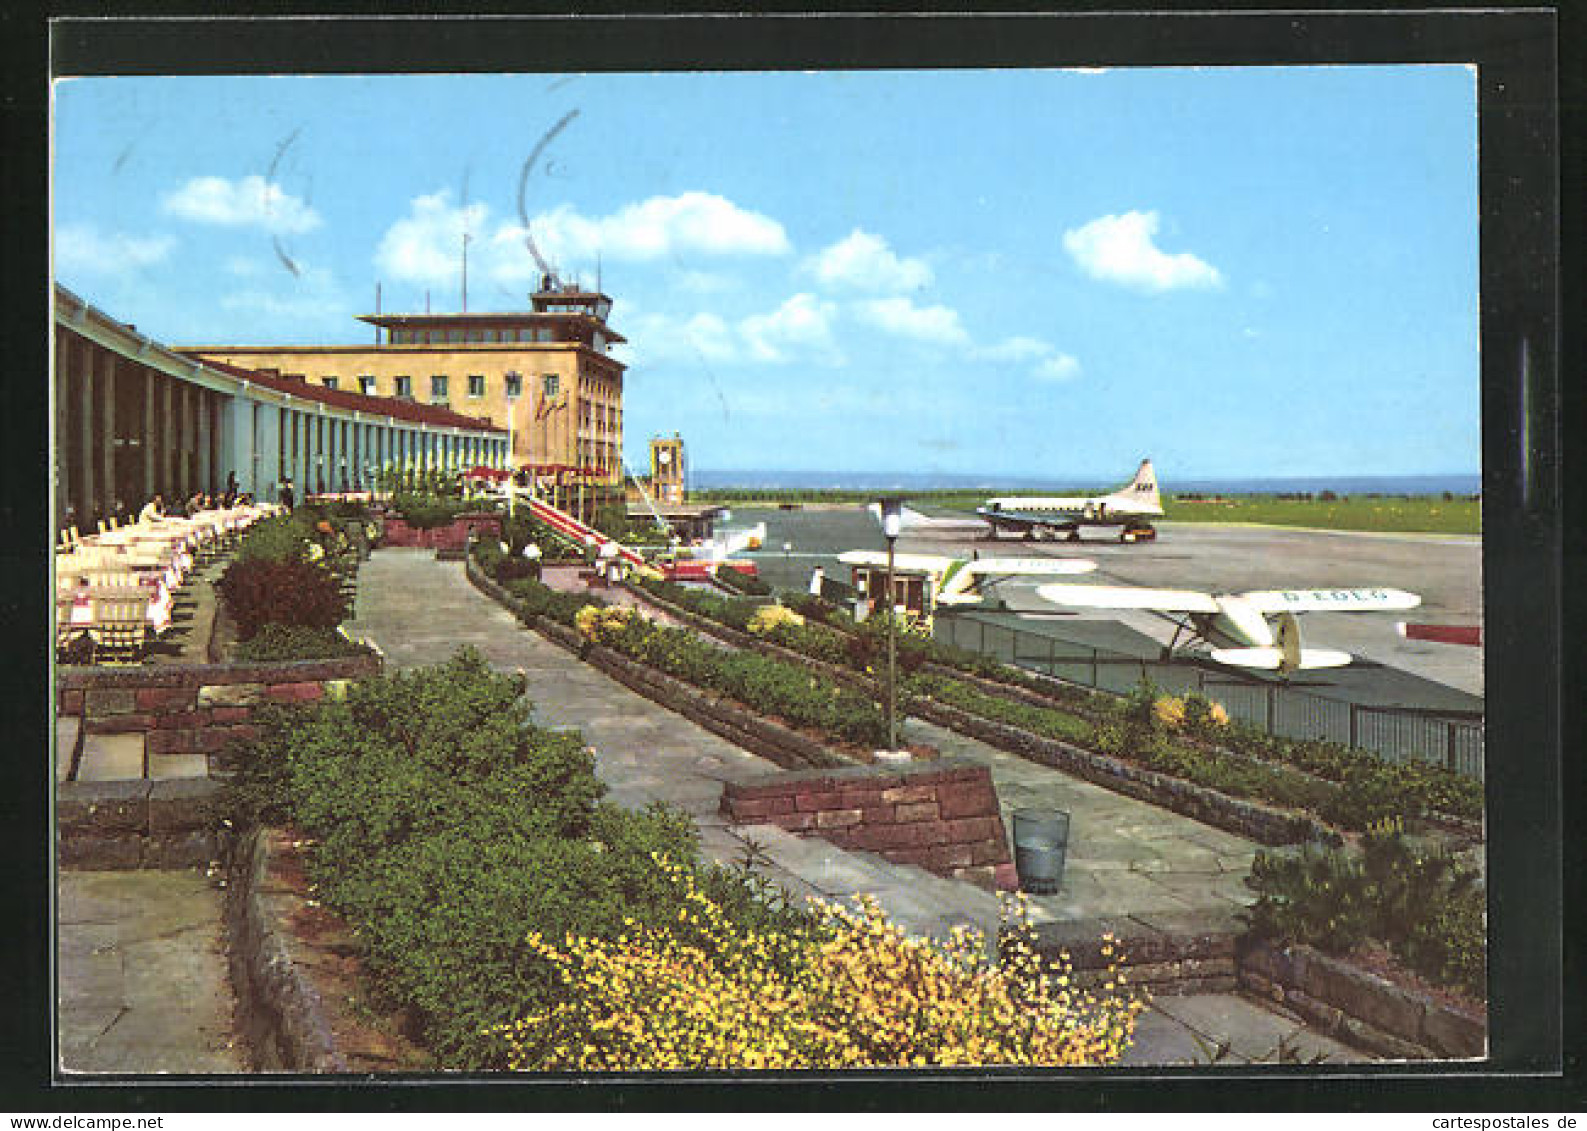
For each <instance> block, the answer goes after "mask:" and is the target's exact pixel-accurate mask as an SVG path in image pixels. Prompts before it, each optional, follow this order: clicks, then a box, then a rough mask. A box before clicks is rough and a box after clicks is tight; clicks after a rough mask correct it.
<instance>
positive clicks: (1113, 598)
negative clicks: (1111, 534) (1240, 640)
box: [1036, 584, 1218, 613]
mask: <svg viewBox="0 0 1587 1131" xmlns="http://www.w3.org/2000/svg"><path fill="white" fill-rule="evenodd" d="M1036 596H1038V597H1040V598H1041V599H1042V600H1044V601H1051V602H1052V603H1053V604H1055V605H1065V606H1068V607H1069V608H1072V609H1150V610H1152V611H1154V612H1163V613H1215V612H1217V611H1218V602H1217V601H1215V600H1213V598H1212V595H1211V594H1210V593H1198V592H1196V591H1195V590H1193V589H1137V588H1135V587H1134V586H1125V585H1063V584H1059V585H1038V586H1036Z"/></svg>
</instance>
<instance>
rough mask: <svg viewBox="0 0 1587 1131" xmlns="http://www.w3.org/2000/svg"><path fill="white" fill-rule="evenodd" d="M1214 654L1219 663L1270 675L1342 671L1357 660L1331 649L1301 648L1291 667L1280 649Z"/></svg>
mask: <svg viewBox="0 0 1587 1131" xmlns="http://www.w3.org/2000/svg"><path fill="white" fill-rule="evenodd" d="M1211 654H1212V659H1213V660H1214V661H1215V662H1216V663H1220V664H1228V665H1229V666H1231V667H1236V668H1258V669H1261V670H1263V671H1270V672H1272V671H1285V670H1289V671H1311V670H1312V669H1313V668H1342V667H1344V666H1345V665H1346V664H1348V663H1350V661H1351V660H1352V659H1354V658H1355V657H1353V656H1351V655H1350V653H1349V652H1336V651H1333V650H1332V649H1329V648H1302V649H1300V651H1299V652H1298V653H1297V654H1296V655H1295V656H1294V657H1293V660H1292V662H1291V663H1286V661H1285V656H1284V652H1283V650H1282V649H1279V648H1214V649H1213V650H1212V653H1211Z"/></svg>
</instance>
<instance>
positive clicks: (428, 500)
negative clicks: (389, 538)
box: [392, 494, 475, 530]
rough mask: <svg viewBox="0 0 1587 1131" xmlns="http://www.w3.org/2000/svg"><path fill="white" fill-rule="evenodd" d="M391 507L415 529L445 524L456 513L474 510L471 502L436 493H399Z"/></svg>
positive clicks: (427, 528) (456, 514) (431, 527)
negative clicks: (442, 496) (444, 496)
mask: <svg viewBox="0 0 1587 1131" xmlns="http://www.w3.org/2000/svg"><path fill="white" fill-rule="evenodd" d="M392 507H393V508H394V509H395V510H396V511H397V512H398V513H399V514H400V515H401V516H402V519H403V521H404V522H406V523H407V524H408V525H409V526H412V527H414V528H415V529H417V530H431V529H434V528H435V527H438V526H445V525H447V524H448V523H449V522H451V521H452V520H453V519H454V518H456V517H457V516H458V515H460V514H463V513H465V512H467V511H471V510H474V509H475V507H474V505H473V504H471V503H467V502H464V501H463V500H461V499H451V498H441V497H439V496H437V495H410V494H399V495H397V496H396V497H395V498H394V499H393V500H392Z"/></svg>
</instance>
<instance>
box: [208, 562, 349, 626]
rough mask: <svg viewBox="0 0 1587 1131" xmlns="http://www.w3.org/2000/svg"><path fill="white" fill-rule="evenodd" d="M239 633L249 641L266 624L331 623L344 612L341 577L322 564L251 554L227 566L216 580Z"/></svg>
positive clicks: (323, 624)
mask: <svg viewBox="0 0 1587 1131" xmlns="http://www.w3.org/2000/svg"><path fill="white" fill-rule="evenodd" d="M216 588H217V589H218V590H219V591H220V594H221V596H222V598H224V600H225V602H226V608H227V611H229V612H230V613H231V616H232V619H233V620H234V621H235V622H236V625H237V636H238V638H239V639H241V640H250V639H252V638H253V636H254V635H255V634H256V633H257V632H258V631H259V628H260V626H262V625H264V624H267V623H268V624H285V625H295V626H300V627H307V628H335V627H336V626H337V625H338V624H340V623H341V622H342V618H343V617H345V616H346V615H347V609H348V604H349V601H348V596H347V594H346V593H345V592H344V591H343V587H342V582H341V579H340V578H338V577H337V576H336V575H335V574H334V573H332V572H331V571H330V570H328V569H326V568H325V567H324V566H322V565H317V564H313V563H309V562H303V561H293V560H286V561H271V560H266V559H253V560H248V561H236V562H233V563H232V564H231V565H229V566H227V567H226V572H225V573H223V574H221V577H220V581H219V582H217V583H216Z"/></svg>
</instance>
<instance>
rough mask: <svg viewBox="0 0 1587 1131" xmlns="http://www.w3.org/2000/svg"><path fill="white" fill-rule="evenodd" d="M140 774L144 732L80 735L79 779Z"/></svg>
mask: <svg viewBox="0 0 1587 1131" xmlns="http://www.w3.org/2000/svg"><path fill="white" fill-rule="evenodd" d="M142 777H143V735H141V734H90V735H85V736H84V737H83V756H82V760H81V761H80V762H79V763H78V767H77V780H78V781H127V780H129V779H135V778H142Z"/></svg>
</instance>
